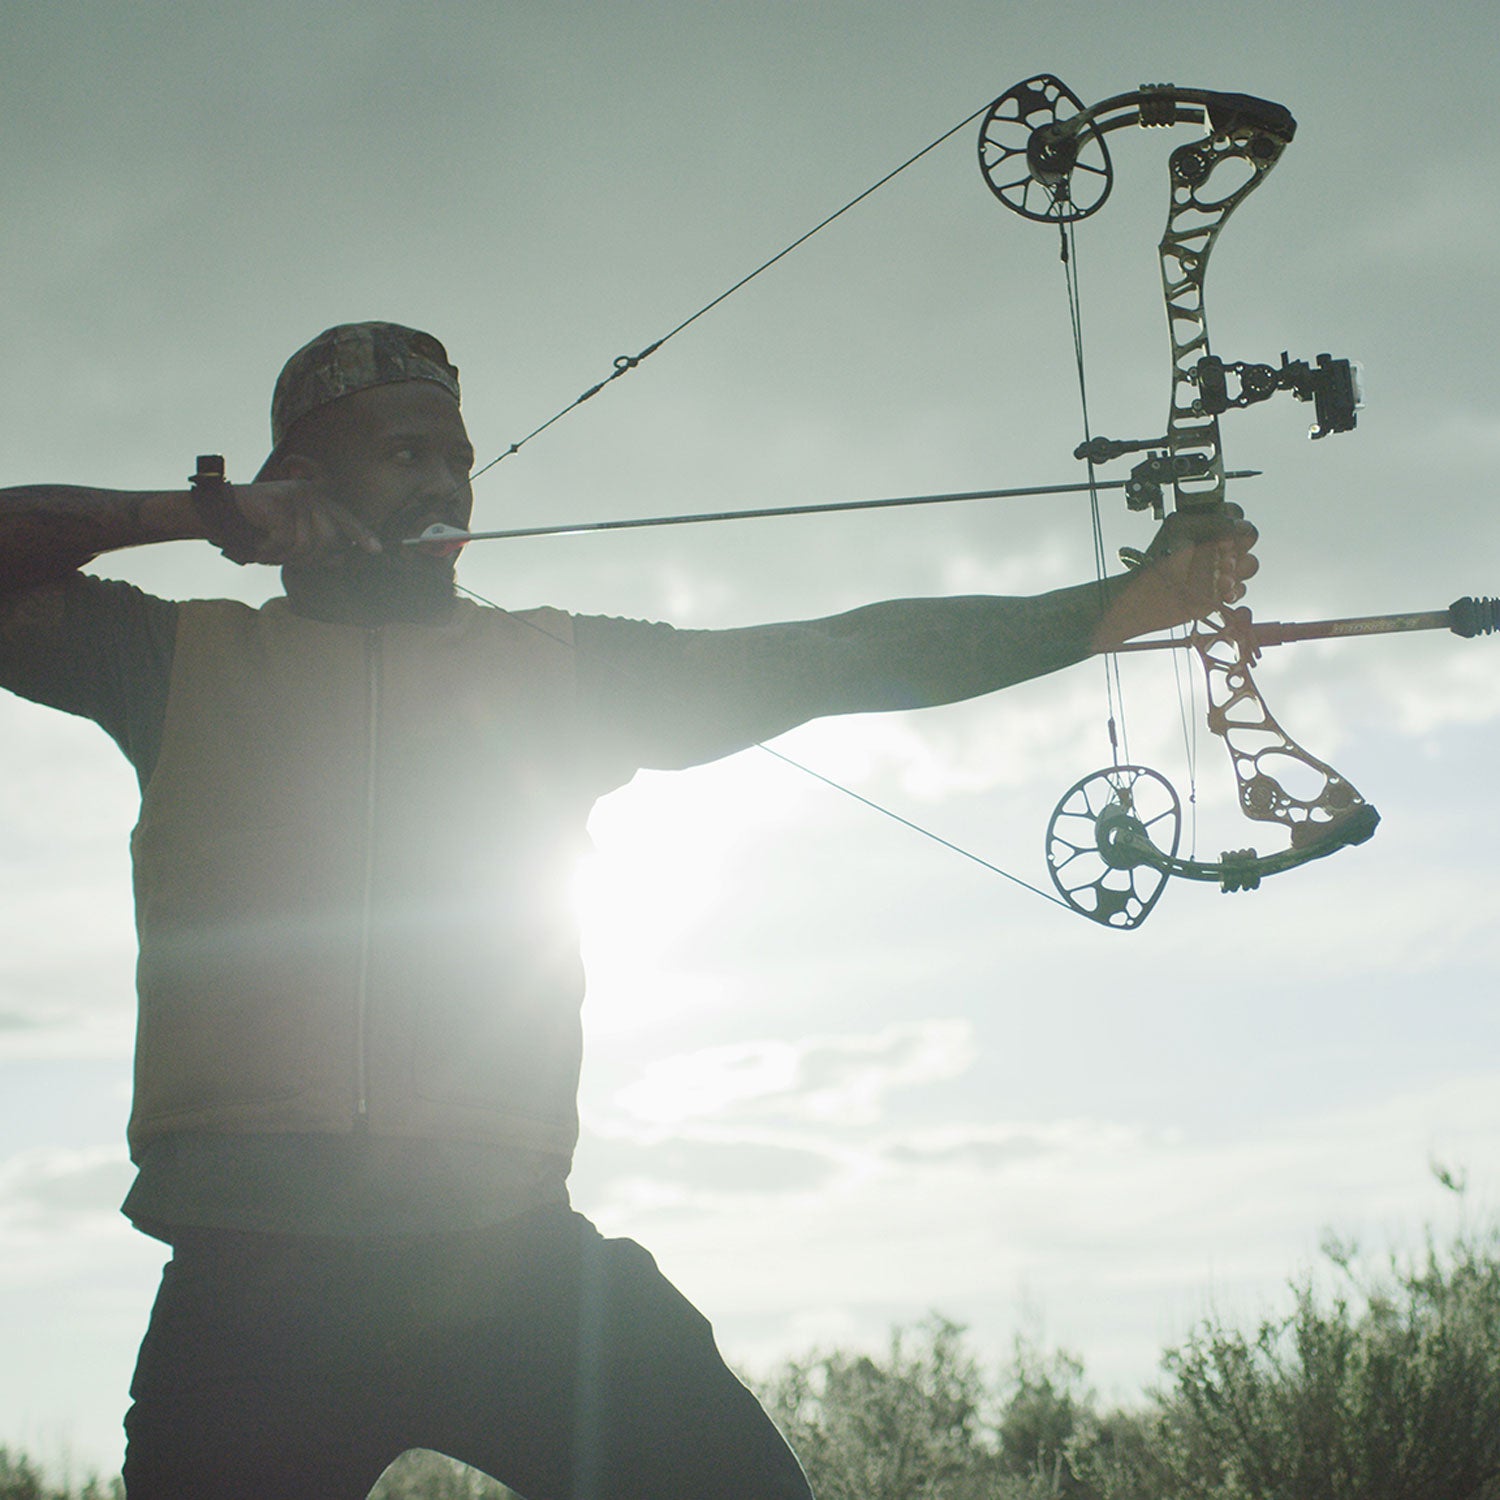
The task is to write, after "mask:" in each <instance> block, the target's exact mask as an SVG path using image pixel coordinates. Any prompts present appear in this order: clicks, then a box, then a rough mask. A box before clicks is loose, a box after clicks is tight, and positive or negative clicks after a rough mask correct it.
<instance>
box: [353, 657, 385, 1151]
mask: <svg viewBox="0 0 1500 1500" xmlns="http://www.w3.org/2000/svg"><path fill="white" fill-rule="evenodd" d="M380 665H381V662H380V632H379V631H378V630H367V631H366V632H365V711H366V715H367V720H366V725H365V850H364V853H365V859H364V874H363V883H362V886H361V891H360V915H359V971H358V980H357V983H356V986H355V992H354V1046H355V1061H354V1069H355V1073H354V1080H355V1081H354V1123H355V1128H356V1129H363V1128H364V1127H365V1126H367V1125H368V1124H369V1116H370V1099H369V1082H370V1080H369V1065H368V1060H367V1057H366V1049H367V1046H368V1037H367V1025H366V1023H367V1018H368V1014H369V1001H370V946H371V942H372V940H373V937H374V933H373V930H372V929H373V927H374V920H375V783H376V774H375V773H376V770H377V760H378V756H379V750H380Z"/></svg>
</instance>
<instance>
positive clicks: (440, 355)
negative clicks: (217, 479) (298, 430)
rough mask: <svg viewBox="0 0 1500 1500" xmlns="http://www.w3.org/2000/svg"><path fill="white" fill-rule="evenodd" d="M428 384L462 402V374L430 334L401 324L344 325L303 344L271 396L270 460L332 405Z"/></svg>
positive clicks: (267, 466) (291, 359)
mask: <svg viewBox="0 0 1500 1500" xmlns="http://www.w3.org/2000/svg"><path fill="white" fill-rule="evenodd" d="M404 380H430V381H433V382H434V383H435V384H437V385H440V386H442V388H443V389H444V390H445V391H447V392H448V394H449V395H450V396H452V397H453V399H454V400H455V401H457V400H458V399H459V392H458V370H457V369H456V368H455V367H454V366H453V365H452V364H451V363H450V362H449V359H448V351H447V350H446V349H444V348H443V346H442V345H441V344H440V343H439V342H438V341H437V340H436V339H435V338H433V336H432V335H431V334H430V333H420V332H418V330H417V329H415V328H403V327H402V326H401V324H399V323H341V324H340V325H339V326H338V327H336V328H328V329H325V330H324V331H323V332H322V333H320V334H319V335H318V336H317V338H315V339H313V340H312V342H311V343H309V344H304V345H303V347H302V348H300V349H299V350H298V351H297V352H296V353H295V354H294V355H293V356H292V357H291V358H290V359H289V360H288V361H287V362H286V365H285V366H284V367H283V369H282V371H281V375H280V376H279V377H278V379H277V381H276V390H275V392H274V393H273V394H272V396H271V444H272V448H271V456H270V457H269V458H268V459H267V460H266V462H265V465H263V466H262V470H261V472H262V474H264V473H265V470H266V469H267V468H269V467H270V465H271V464H272V463H274V462H275V460H276V459H277V457H278V456H279V455H280V452H281V445H282V444H283V443H284V442H285V441H286V438H287V435H288V434H289V433H290V432H291V430H292V428H294V427H295V426H296V425H297V423H298V422H300V421H301V420H302V419H303V417H305V416H307V415H308V414H309V413H310V412H314V411H317V410H318V409H319V407H323V406H327V405H328V404H329V403H330V402H333V401H338V400H341V399H342V398H343V397H345V396H352V395H353V394H354V393H355V392H356V391H364V390H368V389H369V388H370V387H371V386H375V385H395V384H398V383H399V382H401V381H404Z"/></svg>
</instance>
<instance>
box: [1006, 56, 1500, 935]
mask: <svg viewBox="0 0 1500 1500" xmlns="http://www.w3.org/2000/svg"><path fill="white" fill-rule="evenodd" d="M1181 122H1189V123H1199V122H1202V123H1206V124H1207V127H1208V133H1207V135H1205V136H1204V137H1203V138H1202V139H1201V140H1196V141H1192V142H1189V143H1187V144H1185V145H1182V146H1179V147H1178V148H1177V149H1176V150H1175V151H1173V152H1172V155H1171V158H1170V172H1171V200H1170V206H1169V208H1168V212H1167V223H1166V229H1165V232H1164V233H1163V235H1162V239H1161V244H1160V247H1159V250H1160V258H1161V277H1162V289H1163V293H1164V295H1165V298H1166V313H1167V331H1168V335H1169V338H1170V341H1171V349H1172V392H1171V399H1170V403H1169V407H1168V415H1167V430H1166V433H1165V435H1163V436H1161V437H1154V438H1144V439H1124V440H1121V439H1115V438H1092V439H1086V441H1085V442H1084V443H1083V444H1081V445H1080V446H1079V447H1078V448H1077V449H1076V450H1075V454H1074V456H1075V457H1077V458H1082V459H1086V460H1087V461H1088V462H1089V464H1090V470H1091V472H1092V466H1093V465H1094V464H1096V463H1108V462H1111V461H1113V460H1114V459H1117V458H1121V457H1123V456H1125V455H1126V454H1142V453H1143V454H1144V455H1145V457H1144V458H1142V459H1141V460H1140V461H1139V462H1138V463H1137V464H1136V465H1135V467H1134V468H1133V469H1132V470H1131V475H1130V479H1129V480H1128V481H1127V482H1126V484H1125V491H1126V497H1127V501H1128V503H1129V505H1130V507H1131V508H1132V509H1135V510H1145V509H1150V510H1152V511H1153V512H1154V513H1155V515H1156V517H1157V518H1158V519H1161V518H1162V516H1163V514H1164V510H1165V500H1164V490H1165V488H1166V487H1167V486H1170V487H1171V491H1172V504H1173V507H1174V508H1175V509H1176V510H1177V511H1180V512H1199V513H1202V512H1211V511H1213V510H1214V509H1215V508H1218V507H1222V506H1223V505H1224V503H1225V500H1224V489H1225V472H1224V458H1223V448H1222V444H1221V440H1220V435H1219V417H1220V416H1221V415H1223V414H1224V413H1225V412H1228V411H1231V410H1235V409H1239V408H1242V407H1246V406H1250V405H1252V404H1254V403H1256V402H1260V401H1264V400H1266V399H1267V398H1268V397H1270V396H1272V395H1274V394H1275V393H1276V392H1277V391H1290V392H1291V393H1292V394H1293V395H1294V396H1295V397H1297V398H1298V399H1299V400H1302V401H1311V402H1312V403H1313V405H1314V412H1315V421H1314V425H1313V427H1312V431H1311V436H1313V437H1314V438H1322V437H1326V436H1327V435H1328V434H1330V433H1333V432H1347V431H1350V430H1352V429H1353V427H1354V425H1355V421H1356V411H1357V408H1358V406H1359V404H1360V393H1359V385H1358V379H1357V373H1356V370H1355V367H1354V366H1353V365H1352V364H1351V363H1350V361H1349V360H1347V359H1333V358H1331V357H1330V356H1329V355H1327V354H1320V355H1319V356H1318V358H1317V361H1316V363H1315V364H1311V365H1310V364H1308V362H1307V361H1305V360H1295V361H1294V360H1291V359H1289V358H1288V356H1287V355H1286V354H1283V355H1282V356H1281V363H1280V365H1279V366H1272V365H1268V364H1248V363H1244V362H1235V363H1226V362H1225V361H1223V360H1221V359H1219V358H1217V357H1216V356H1215V355H1214V354H1213V353H1212V352H1211V351H1210V349H1209V343H1208V323H1207V318H1206V316H1205V313H1204V301H1203V285H1204V276H1205V273H1206V271H1207V268H1208V259H1209V255H1210V253H1211V251H1212V250H1213V247H1214V244H1215V242H1216V240H1217V239H1218V235H1219V231H1220V230H1221V229H1222V228H1223V227H1224V224H1225V222H1226V221H1227V220H1228V218H1229V216H1230V214H1232V213H1233V212H1234V210H1235V209H1236V208H1238V207H1239V205H1240V204H1241V203H1242V202H1243V201H1244V199H1245V198H1246V197H1247V196H1248V195H1249V194H1250V193H1252V192H1253V191H1254V190H1255V189H1256V188H1257V187H1259V185H1260V184H1261V182H1262V181H1264V179H1265V177H1266V175H1267V173H1269V172H1270V170H1271V169H1272V168H1273V167H1274V166H1275V165H1276V163H1277V162H1278V161H1279V160H1280V158H1281V154H1282V152H1283V151H1284V150H1285V148H1286V146H1287V145H1288V143H1289V142H1290V141H1291V139H1292V136H1293V134H1294V132H1295V130H1296V121H1295V120H1293V118H1292V116H1291V114H1290V113H1289V112H1288V111H1287V110H1286V109H1285V108H1283V107H1282V106H1281V105H1279V104H1273V103H1271V102H1270V101H1268V100H1265V99H1256V98H1252V97H1250V96H1249V95H1245V94H1227V93H1215V92H1211V91H1208V90H1204V89H1184V88H1177V87H1175V86H1174V85H1172V84H1156V85H1147V86H1144V87H1142V88H1139V89H1137V90H1135V91H1134V92H1132V93H1129V94H1119V95H1116V96H1114V97H1113V98H1109V99H1106V100H1104V102H1103V103H1101V104H1096V105H1094V106H1093V107H1092V108H1085V107H1084V105H1083V103H1082V101H1081V100H1080V99H1079V98H1078V97H1077V95H1075V94H1074V93H1073V92H1072V91H1071V90H1070V89H1068V88H1067V87H1066V86H1065V85H1064V84H1062V83H1060V82H1059V81H1058V80H1057V79H1056V78H1054V77H1052V76H1050V75H1047V74H1042V75H1039V76H1037V77H1035V78H1029V79H1026V80H1025V81H1024V82H1022V83H1018V84H1017V85H1016V86H1015V87H1014V88H1012V89H1009V90H1008V91H1007V92H1006V93H1004V94H1002V95H1001V97H1000V98H999V99H997V100H996V101H995V103H994V104H993V105H992V106H991V107H990V110H989V113H988V114H987V115H986V117H985V120H984V124H983V126H982V127H981V130H980V137H979V164H980V168H981V170H982V171H983V173H984V176H985V180H986V181H987V182H988V183H989V186H990V188H991V190H992V191H993V192H994V193H995V195H996V196H997V197H998V198H999V199H1000V201H1001V202H1002V203H1004V204H1005V206H1006V207H1007V208H1009V209H1012V210H1013V211H1014V212H1016V213H1018V214H1021V215H1022V216H1023V217H1025V218H1028V219H1033V220H1037V221H1040V222H1044V223H1053V224H1057V225H1059V226H1061V227H1063V229H1064V233H1065V234H1066V227H1067V226H1070V225H1072V224H1073V223H1075V222H1076V221H1077V220H1080V219H1084V218H1087V217H1088V216H1089V215H1090V214H1093V213H1095V212H1096V211H1097V210H1098V209H1099V208H1101V207H1102V206H1103V204H1104V202H1105V200H1106V199H1107V198H1108V197H1109V193H1110V189H1111V187H1112V186H1113V182H1114V169H1113V166H1112V165H1111V162H1110V156H1109V150H1108V147H1107V146H1106V144H1105V136H1106V135H1108V134H1109V133H1110V132H1112V131H1115V130H1119V129H1122V128H1123V127H1125V126H1129V125H1136V126H1142V127H1146V128H1151V127H1157V126H1169V125H1175V124H1178V123H1181ZM1065 250H1066V240H1065ZM1131 560H1132V559H1131V558H1129V557H1127V561H1131ZM1134 560H1139V554H1136V557H1135V559H1134ZM1463 603H1468V604H1470V605H1472V606H1473V610H1474V611H1475V613H1474V614H1473V615H1472V617H1469V618H1468V623H1469V624H1470V625H1471V627H1472V628H1471V629H1469V631H1468V632H1467V633H1470V634H1475V633H1480V632H1481V631H1488V630H1490V629H1493V628H1495V603H1494V601H1492V600H1485V601H1479V602H1478V603H1477V604H1476V603H1475V602H1474V601H1461V604H1463ZM1459 608H1460V606H1455V609H1456V610H1457V609H1459ZM1485 611H1487V613H1485ZM1345 623H1347V622H1345ZM1450 623H1451V622H1450ZM1391 628H1403V627H1399V626H1397V627H1391ZM1404 628H1413V627H1411V626H1409V625H1408V626H1406V627H1404ZM1454 628H1458V627H1457V625H1455V626H1454ZM1460 633H1464V632H1462V631H1460ZM1283 638H1284V637H1283ZM1169 644H1170V643H1169ZM1182 644H1186V645H1188V646H1190V647H1191V648H1192V649H1193V650H1194V651H1195V652H1196V653H1197V655H1198V657H1199V659H1200V660H1201V661H1202V663H1203V667H1204V671H1205V673H1206V675H1207V679H1208V698H1209V708H1208V724H1209V728H1210V729H1211V730H1212V731H1213V732H1214V733H1215V734H1217V735H1219V736H1221V737H1222V738H1223V739H1224V741H1225V743H1226V744H1227V746H1228V749H1229V755H1230V759H1231V762H1232V763H1233V766H1234V773H1235V777H1236V780H1237V782H1238V785H1239V800H1240V806H1241V808H1242V809H1243V810H1244V812H1245V814H1246V816H1247V817H1249V818H1251V819H1253V820H1255V821H1257V822H1266V823H1278V824H1280V825H1282V826H1283V827H1284V828H1286V829H1287V831H1288V834H1289V846H1288V848H1287V849H1285V850H1284V851H1283V852H1281V853H1277V854H1271V855H1266V856H1261V855H1259V854H1257V853H1256V852H1255V850H1253V849H1247V850H1242V851H1238V852H1228V853H1225V854H1224V855H1223V857H1222V858H1221V859H1220V860H1219V861H1218V862H1217V863H1207V862H1200V861H1197V860H1187V859H1180V858H1178V857H1177V847H1178V842H1179V839H1180V834H1181V824H1182V815H1181V807H1180V803H1179V802H1178V798H1177V795H1176V793H1175V792H1174V791H1173V789H1172V787H1171V785H1170V784H1169V783H1168V782H1167V781H1166V779H1165V778H1164V777H1162V776H1161V775H1160V774H1158V773H1157V772H1155V771H1153V770H1150V769H1149V768H1147V767H1144V766H1138V765H1122V764H1118V763H1117V764H1115V765H1113V766H1110V767H1108V768H1106V769H1104V770H1101V771H1096V772H1094V773H1093V774H1092V775H1090V776H1087V777H1085V778H1084V779H1083V780H1082V781H1080V782H1078V783H1077V784H1076V785H1075V786H1073V787H1072V788H1070V789H1069V791H1068V792H1067V793H1066V795H1065V796H1064V797H1063V799H1062V801H1061V802H1060V803H1059V804H1058V806H1057V809H1056V811H1055V812H1054V813H1053V815H1052V819H1051V822H1050V824H1049V826H1048V831H1047V861H1048V868H1049V871H1050V873H1051V875H1052V879H1053V883H1054V884H1055V885H1056V887H1057V889H1058V891H1059V892H1060V894H1061V895H1062V896H1063V898H1064V899H1065V900H1066V901H1067V903H1068V904H1069V905H1070V906H1071V907H1073V908H1074V910H1076V911H1079V912H1081V913H1082V914H1083V915H1085V916H1088V917H1091V918H1093V919H1094V920H1095V921H1098V922H1100V923H1103V924H1104V925H1106V926H1110V927H1119V928H1133V927H1136V926H1138V925H1139V924H1140V923H1141V922H1142V921H1144V920H1145V918H1146V916H1147V915H1148V914H1149V913H1150V911H1151V909H1152V907H1153V906H1154V905H1155V904H1156V901H1157V898H1158V897H1159V896H1160V894H1161V892H1162V889H1163V888H1164V886H1165V883H1166V880H1167V878H1168V877H1169V876H1173V875H1175V876H1180V877H1186V878H1188V879H1193V880H1216V881H1218V882H1219V884H1220V886H1221V887H1222V889H1224V890H1226V891H1233V890H1248V889H1252V888H1254V887H1255V886H1257V885H1258V884H1259V883H1260V881H1261V879H1262V878H1263V877H1264V876H1266V875H1270V874H1274V873H1278V872H1280V871H1282V870H1288V869H1292V868H1294V867H1296V866H1297V865H1301V864H1305V863H1306V862H1307V861H1308V860H1312V859H1318V858H1321V857H1323V856H1324V855H1327V854H1331V853H1332V852H1333V851H1334V850H1336V849H1342V848H1344V847H1346V846H1347V845H1350V844H1359V843H1363V842H1364V841H1365V840H1366V839H1368V838H1369V837H1370V836H1371V834H1373V833H1374V831H1375V826H1376V824H1377V823H1378V822H1379V814H1378V813H1377V812H1376V811H1375V809H1374V808H1373V807H1372V806H1371V805H1370V804H1369V803H1368V802H1366V801H1365V799H1364V798H1363V797H1362V796H1360V794H1359V792H1358V791H1356V790H1355V788H1354V787H1353V786H1352V785H1351V784H1350V783H1349V781H1348V780H1347V779H1346V778H1345V777H1343V776H1342V775H1340V774H1339V772H1337V771H1335V770H1334V769H1333V767H1332V766H1330V765H1328V764H1327V763H1326V762H1325V761H1322V760H1319V759H1318V758H1317V757H1316V756H1314V755H1311V754H1310V753H1309V752H1308V751H1306V750H1305V749H1303V747H1302V746H1301V745H1299V744H1298V743H1297V742H1296V741H1295V740H1293V739H1292V738H1291V736H1290V735H1288V734H1287V733H1286V731H1285V730H1284V729H1282V727H1281V725H1280V724H1278V723H1277V721H1276V719H1275V717H1274V716H1273V715H1272V713H1271V711H1270V709H1269V708H1268V707H1267V706H1266V703H1265V700H1264V699H1263V698H1262V696H1261V693H1260V690H1259V688H1258V687H1257V686H1256V685H1255V681H1254V678H1253V677H1252V675H1251V670H1250V669H1251V666H1252V665H1253V664H1254V662H1255V661H1256V660H1257V659H1258V656H1259V651H1260V646H1261V645H1262V644H1265V642H1263V641H1262V640H1260V639H1258V637H1257V632H1256V627H1255V626H1254V625H1253V623H1252V621H1251V617H1250V612H1249V610H1248V609H1241V608H1233V607H1229V606H1225V607H1223V608H1221V609H1218V610H1215V611H1213V612H1211V613H1210V614H1208V615H1206V616H1205V617H1204V618H1203V619H1201V620H1199V621H1197V622H1196V623H1195V625H1194V626H1193V627H1192V630H1191V633H1190V634H1189V636H1188V638H1187V640H1186V641H1185V642H1183V643H1182ZM1288 775H1295V776H1296V777H1297V778H1298V782H1299V784H1300V785H1302V786H1304V787H1305V788H1308V789H1307V790H1305V791H1304V792H1303V793H1302V794H1299V793H1298V792H1294V791H1292V790H1290V789H1289V788H1288V787H1287V785H1286V784H1285V782H1284V780H1283V779H1282V778H1284V777H1286V776H1288Z"/></svg>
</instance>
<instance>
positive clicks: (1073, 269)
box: [1057, 197, 1130, 769]
mask: <svg viewBox="0 0 1500 1500" xmlns="http://www.w3.org/2000/svg"><path fill="white" fill-rule="evenodd" d="M1057 202H1058V204H1059V207H1065V205H1066V203H1067V199H1066V198H1063V197H1059V198H1058V199H1057ZM1057 227H1058V236H1059V241H1060V249H1059V258H1060V259H1061V261H1062V267H1063V283H1064V285H1065V286H1066V288H1067V293H1068V322H1069V326H1070V327H1071V329H1072V334H1073V366H1074V369H1075V371H1076V373H1077V377H1078V405H1079V408H1080V411H1081V412H1082V416H1083V440H1084V444H1085V445H1086V447H1087V445H1088V444H1089V443H1090V441H1091V440H1092V438H1093V432H1092V431H1091V429H1090V426H1089V391H1088V377H1087V374H1086V372H1085V365H1084V358H1083V303H1082V298H1081V295H1080V291H1079V284H1078V243H1077V240H1076V238H1075V236H1074V232H1073V231H1074V224H1073V220H1072V219H1070V218H1067V217H1062V218H1059V220H1058V226H1057ZM1087 464H1088V476H1089V477H1088V489H1089V524H1090V527H1091V529H1092V532H1093V539H1094V576H1095V578H1096V579H1097V580H1098V583H1099V603H1100V608H1101V610H1102V608H1103V606H1104V582H1105V579H1106V578H1107V577H1108V574H1109V560H1108V557H1107V555H1106V551H1105V546H1104V522H1103V516H1102V512H1101V509H1100V506H1099V485H1098V480H1097V477H1096V472H1095V468H1094V460H1093V458H1092V456H1089V457H1088V458H1087ZM1104 695H1105V700H1106V703H1107V706H1108V716H1109V717H1108V721H1107V722H1108V730H1109V751H1110V755H1111V756H1112V757H1113V759H1114V764H1115V767H1116V769H1118V768H1119V766H1120V757H1121V755H1122V753H1123V755H1124V758H1125V761H1126V762H1127V763H1128V762H1129V760H1130V733H1129V730H1128V728H1127V727H1126V723H1125V693H1124V687H1123V684H1122V682H1121V679H1120V658H1119V656H1118V655H1117V654H1116V653H1115V652H1113V651H1109V652H1106V653H1105V656H1104ZM1117 726H1118V727H1117Z"/></svg>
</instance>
